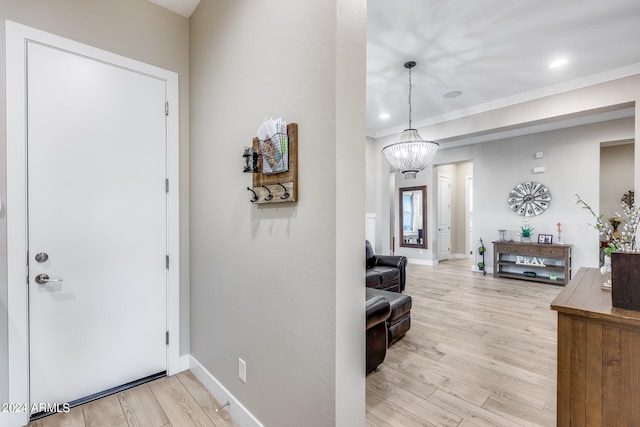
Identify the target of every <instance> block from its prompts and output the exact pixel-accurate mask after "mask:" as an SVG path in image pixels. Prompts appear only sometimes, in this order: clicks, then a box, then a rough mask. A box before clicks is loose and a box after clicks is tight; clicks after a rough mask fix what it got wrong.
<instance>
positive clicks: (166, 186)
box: [164, 178, 169, 193]
mask: <svg viewBox="0 0 640 427" xmlns="http://www.w3.org/2000/svg"><path fill="white" fill-rule="evenodd" d="M164 191H165V193H168V192H169V178H166V179H165V180H164Z"/></svg>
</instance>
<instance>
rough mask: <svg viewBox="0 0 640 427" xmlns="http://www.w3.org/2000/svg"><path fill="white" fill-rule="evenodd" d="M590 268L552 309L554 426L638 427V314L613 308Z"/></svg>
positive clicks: (598, 276)
mask: <svg viewBox="0 0 640 427" xmlns="http://www.w3.org/2000/svg"><path fill="white" fill-rule="evenodd" d="M604 281H605V279H604V277H603V276H602V275H601V274H600V271H599V270H598V269H595V268H581V269H580V270H579V271H578V273H577V274H576V276H575V278H574V279H573V280H571V281H570V282H569V284H568V285H567V286H566V287H565V289H563V290H562V292H561V293H560V295H558V297H557V298H556V299H555V300H554V301H553V303H551V309H552V310H556V311H557V312H558V402H557V417H558V418H557V425H558V426H572V427H579V426H640V311H632V310H624V309H618V308H613V307H612V305H611V291H608V290H603V289H602V283H603V282H604Z"/></svg>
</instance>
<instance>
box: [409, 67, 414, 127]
mask: <svg viewBox="0 0 640 427" xmlns="http://www.w3.org/2000/svg"><path fill="white" fill-rule="evenodd" d="M409 129H413V128H412V127H411V67H410V68H409Z"/></svg>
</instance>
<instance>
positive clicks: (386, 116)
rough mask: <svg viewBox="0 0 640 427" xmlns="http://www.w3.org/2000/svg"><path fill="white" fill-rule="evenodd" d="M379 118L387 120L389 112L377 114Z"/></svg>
mask: <svg viewBox="0 0 640 427" xmlns="http://www.w3.org/2000/svg"><path fill="white" fill-rule="evenodd" d="M378 117H379V118H380V119H381V120H387V119H388V118H389V117H391V116H390V115H389V113H382V114H380V115H379V116H378Z"/></svg>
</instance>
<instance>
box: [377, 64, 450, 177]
mask: <svg viewBox="0 0 640 427" xmlns="http://www.w3.org/2000/svg"><path fill="white" fill-rule="evenodd" d="M415 66H416V63H415V62H414V61H409V62H406V63H405V64H404V68H407V69H408V70H409V128H408V129H405V130H403V131H402V134H401V135H400V140H399V141H398V142H396V143H393V144H389V145H387V146H386V147H384V148H383V149H382V152H383V153H384V155H385V157H386V158H387V160H389V163H391V166H392V167H393V169H395V170H397V171H399V172H402V174H403V175H404V178H405V179H413V178H415V177H416V174H417V173H418V172H420V171H421V170H423V169H424V168H426V167H427V166H428V165H429V163H431V162H432V161H433V158H434V157H435V155H436V152H437V151H438V146H439V144H438V143H437V142H433V141H425V140H423V139H422V137H421V136H420V134H419V133H418V131H417V130H415V129H412V128H411V89H412V86H411V69H412V68H413V67H415Z"/></svg>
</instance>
